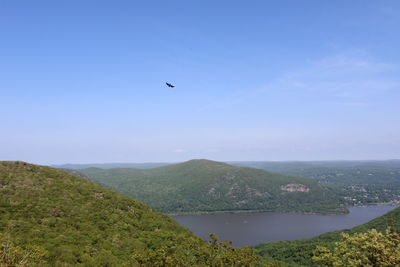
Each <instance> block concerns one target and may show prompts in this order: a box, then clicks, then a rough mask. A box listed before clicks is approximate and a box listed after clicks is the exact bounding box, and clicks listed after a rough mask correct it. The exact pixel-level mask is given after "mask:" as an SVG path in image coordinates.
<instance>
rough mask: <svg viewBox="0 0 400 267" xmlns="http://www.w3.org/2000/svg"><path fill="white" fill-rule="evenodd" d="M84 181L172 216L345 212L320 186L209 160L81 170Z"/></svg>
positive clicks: (306, 180) (333, 197)
mask: <svg viewBox="0 0 400 267" xmlns="http://www.w3.org/2000/svg"><path fill="white" fill-rule="evenodd" d="M79 172H81V173H82V174H83V175H84V176H85V177H88V178H89V179H91V180H93V181H95V182H97V183H99V184H102V185H104V186H107V187H109V188H112V189H115V190H116V191H119V192H121V193H124V194H126V195H128V196H132V197H134V198H136V199H138V200H141V201H143V202H145V203H146V204H149V205H150V206H152V207H154V208H156V209H158V210H160V211H163V212H170V213H182V212H216V211H236V210H265V211H275V210H279V211H299V212H338V211H341V212H343V210H344V209H343V208H342V209H340V208H339V207H340V204H341V203H342V200H341V198H339V197H338V196H337V195H336V193H335V192H334V191H332V190H331V189H329V188H325V187H323V186H321V185H319V184H318V183H317V182H315V181H312V180H309V179H305V178H298V177H289V176H284V175H279V174H272V173H269V172H266V171H263V170H259V169H254V168H244V167H237V166H232V165H229V164H226V163H222V162H215V161H209V160H191V161H188V162H184V163H180V164H173V165H168V166H164V167H159V168H154V169H147V170H143V169H142V170H139V169H109V170H104V169H97V168H89V169H83V170H79Z"/></svg>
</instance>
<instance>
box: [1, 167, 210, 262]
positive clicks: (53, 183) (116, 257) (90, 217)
mask: <svg viewBox="0 0 400 267" xmlns="http://www.w3.org/2000/svg"><path fill="white" fill-rule="evenodd" d="M1 236H3V237H7V238H9V239H11V241H12V242H13V243H14V244H15V245H17V246H19V247H21V248H23V249H27V248H29V247H30V246H38V247H40V248H41V249H44V250H45V251H47V256H46V258H45V261H46V262H47V264H48V265H49V266H100V265H102V266H106V265H107V264H108V265H107V266H125V265H127V264H132V259H131V256H132V253H133V252H135V253H139V254H140V253H142V252H143V253H146V252H148V251H152V250H155V249H158V248H160V247H168V248H169V250H170V252H169V253H172V255H175V254H176V255H177V254H179V255H181V256H182V255H183V256H182V257H183V258H184V259H185V260H186V259H190V261H191V264H189V265H194V264H193V263H194V262H197V263H201V262H202V260H203V259H201V258H200V257H199V258H196V257H197V256H196V255H198V252H199V251H202V250H207V249H210V246H209V244H208V243H206V242H204V241H202V240H200V239H199V238H197V237H196V236H194V235H193V234H192V233H191V232H190V231H189V230H188V229H186V228H184V227H181V226H180V225H178V223H176V222H175V221H174V220H173V219H172V218H171V217H169V216H167V215H164V214H161V213H158V212H155V211H153V210H152V209H151V208H149V207H148V206H147V205H145V204H142V203H141V202H138V201H135V200H133V199H131V198H129V197H126V196H123V195H121V194H118V193H115V192H113V191H110V190H108V189H105V188H103V187H101V186H99V185H96V184H94V183H92V182H90V181H87V180H85V179H82V178H80V177H76V176H73V175H70V174H67V173H65V172H64V171H62V170H58V169H53V168H49V167H44V166H37V165H32V164H27V163H23V162H0V237H1ZM171 251H172V252H171ZM0 265H1V264H0Z"/></svg>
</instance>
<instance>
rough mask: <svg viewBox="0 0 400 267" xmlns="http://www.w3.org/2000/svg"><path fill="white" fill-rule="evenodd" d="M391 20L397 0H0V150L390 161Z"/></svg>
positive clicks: (397, 16) (395, 81)
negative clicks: (170, 84)
mask: <svg viewBox="0 0 400 267" xmlns="http://www.w3.org/2000/svg"><path fill="white" fill-rule="evenodd" d="M399 29H400V1H396V0H393V1H389V0H382V1H372V0H370V1H366V0H365V1H364V0H362V1H361V0H360V1H356V0H352V1H349V0H338V1H319V0H315V1H310V0H308V1H307V0H306V1H295V0H291V1H234V0H230V1H173V0H171V1H161V0H160V1H41V0H37V1H28V0H27V1H19V0H15V1H11V0H10V1H1V3H0V30H1V34H0V103H1V105H0V114H1V123H0V160H24V161H28V162H33V163H40V164H55V163H67V162H69V163H89V162H90V163H94V162H149V161H150V162H151V161H153V162H154V161H169V162H172V161H183V160H188V159H192V158H208V159H213V160H330V159H392V158H400V116H399V115H400V104H399V102H400V34H399ZM166 81H168V82H171V83H173V84H175V85H176V87H175V88H173V89H172V88H168V87H166V86H165V84H164V82H166Z"/></svg>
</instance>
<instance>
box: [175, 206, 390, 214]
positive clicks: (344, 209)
mask: <svg viewBox="0 0 400 267" xmlns="http://www.w3.org/2000/svg"><path fill="white" fill-rule="evenodd" d="M377 206H378V205H377ZM382 206H383V205H382ZM348 208H351V207H340V208H337V209H336V210H335V211H326V212H322V211H321V212H317V211H314V212H305V211H295V210H293V211H291V210H219V211H191V212H179V213H167V214H168V215H170V216H179V215H212V214H240V213H264V212H279V213H289V214H305V215H339V214H347V213H349V210H348Z"/></svg>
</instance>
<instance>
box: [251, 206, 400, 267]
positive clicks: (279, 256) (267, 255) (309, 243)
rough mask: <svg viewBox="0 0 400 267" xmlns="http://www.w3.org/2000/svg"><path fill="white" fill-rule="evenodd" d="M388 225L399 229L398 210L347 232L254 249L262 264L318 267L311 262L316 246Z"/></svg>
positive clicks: (332, 243) (331, 233)
mask: <svg viewBox="0 0 400 267" xmlns="http://www.w3.org/2000/svg"><path fill="white" fill-rule="evenodd" d="M389 225H390V226H392V227H393V228H394V229H397V230H398V229H400V208H396V209H394V210H392V211H390V212H388V213H386V214H385V215H383V216H380V217H378V218H375V219H373V220H372V221H369V222H367V223H365V224H362V225H359V226H356V227H353V228H351V229H348V230H343V231H335V232H329V233H325V234H322V235H320V236H317V237H314V238H309V239H301V240H288V241H278V242H269V243H263V244H259V245H257V246H255V247H254V248H255V250H256V251H257V254H259V255H260V256H261V257H262V259H263V261H264V262H271V261H276V262H279V263H281V265H282V266H293V267H295V266H296V267H297V266H318V265H317V264H315V263H313V262H312V260H311V257H312V256H313V251H314V250H315V248H316V246H324V247H333V246H334V243H335V242H337V241H339V240H340V239H341V233H343V232H345V233H348V234H355V233H361V232H367V231H368V230H371V229H376V230H378V231H381V232H384V231H385V229H386V228H387V227H388V226H389Z"/></svg>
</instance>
